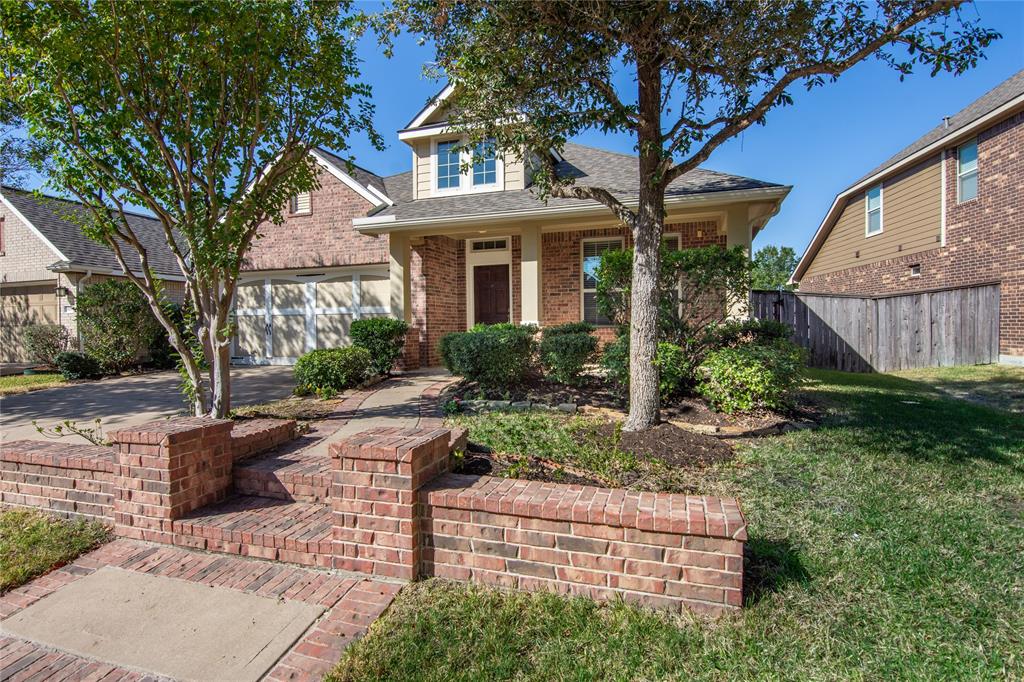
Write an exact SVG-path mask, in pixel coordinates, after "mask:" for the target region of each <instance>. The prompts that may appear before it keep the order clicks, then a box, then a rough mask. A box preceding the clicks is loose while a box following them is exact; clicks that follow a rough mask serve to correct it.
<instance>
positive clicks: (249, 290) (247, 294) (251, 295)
mask: <svg viewBox="0 0 1024 682" xmlns="http://www.w3.org/2000/svg"><path fill="white" fill-rule="evenodd" d="M235 302H236V304H237V305H238V307H239V308H265V307H266V306H267V298H266V293H265V292H264V286H263V280H262V279H261V280H259V281H258V282H247V283H245V284H239V285H238V290H237V291H236V292H235Z"/></svg>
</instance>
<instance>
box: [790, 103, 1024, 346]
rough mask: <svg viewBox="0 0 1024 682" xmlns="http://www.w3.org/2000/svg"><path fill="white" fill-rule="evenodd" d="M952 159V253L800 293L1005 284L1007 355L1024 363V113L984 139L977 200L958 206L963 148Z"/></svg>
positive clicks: (868, 269)
mask: <svg viewBox="0 0 1024 682" xmlns="http://www.w3.org/2000/svg"><path fill="white" fill-rule="evenodd" d="M944 156H945V159H946V162H945V174H946V245H945V246H944V247H939V248H936V249H932V250H930V251H925V252H923V253H916V254H913V255H910V256H903V257H899V258H893V259H889V260H885V261H882V262H879V263H871V264H867V265H861V266H858V267H853V268H848V269H846V270H841V271H838V272H833V273H828V274H824V275H819V276H815V277H806V278H804V279H802V280H801V281H800V290H801V291H806V292H813V293H850V294H868V295H879V294H889V293H901V292H913V291H923V290H927V289H938V288H944V287H958V286H967V285H972V284H983V283H986V282H1000V284H1001V286H1000V310H999V316H1000V334H999V336H1000V339H999V352H1000V354H1001V355H1005V356H1012V357H1017V358H1024V113H1018V114H1016V115H1015V116H1012V117H1010V118H1008V119H1006V120H1004V121H1002V122H1001V123H998V124H996V125H994V126H992V127H991V128H989V129H988V130H986V131H984V132H982V133H981V134H979V135H978V196H977V198H976V199H973V200H971V201H967V202H964V203H961V204H958V203H957V175H956V173H957V163H956V148H955V147H954V148H950V149H947V150H945V151H944ZM912 265H919V266H920V268H921V274H920V276H919V277H911V274H910V267H911V266H912Z"/></svg>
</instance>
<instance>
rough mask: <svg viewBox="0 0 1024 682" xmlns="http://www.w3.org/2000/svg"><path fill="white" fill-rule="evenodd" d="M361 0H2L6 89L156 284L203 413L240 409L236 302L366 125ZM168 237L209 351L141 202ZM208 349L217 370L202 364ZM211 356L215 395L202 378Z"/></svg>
mask: <svg viewBox="0 0 1024 682" xmlns="http://www.w3.org/2000/svg"><path fill="white" fill-rule="evenodd" d="M348 10H349V4H348V3H347V2H329V1H325V2H305V1H303V0H266V1H261V2H256V1H250V2H243V1H238V2H230V3H226V2H214V1H212V0H211V1H196V2H170V1H155V0H150V1H146V0H119V1H118V2H113V1H107V0H65V1H60V0H54V1H51V2H33V3H23V2H20V1H19V0H0V38H2V41H0V60H2V62H0V63H2V65H3V68H4V69H5V76H6V78H5V79H4V80H3V83H2V86H0V87H3V89H4V92H3V93H0V94H2V95H3V96H4V98H5V100H6V101H9V102H12V103H13V105H14V106H15V107H16V109H17V113H18V115H19V116H20V117H21V119H23V120H24V121H25V123H26V124H27V126H28V128H29V131H30V133H31V135H32V136H34V138H36V139H38V140H41V141H43V142H45V143H46V144H47V145H48V146H49V147H50V148H51V149H52V155H51V160H50V163H51V166H50V168H49V174H50V180H51V184H52V185H54V186H55V187H57V188H60V189H62V190H66V191H68V192H70V193H71V194H73V195H75V196H76V197H77V198H78V199H79V200H80V201H81V202H82V203H83V204H85V205H86V206H87V207H88V209H89V220H88V222H87V224H83V225H82V227H83V229H84V230H85V231H86V233H87V234H88V235H89V236H90V237H92V238H93V239H95V240H97V241H99V242H101V243H103V244H105V245H107V246H108V247H109V248H110V249H111V250H112V251H113V252H114V255H115V256H116V258H117V260H118V263H119V264H120V265H121V268H122V269H123V270H124V271H125V273H127V275H128V277H129V279H131V281H132V282H134V283H135V284H136V285H137V286H138V287H139V288H140V289H141V291H142V292H143V294H144V296H145V297H146V301H147V303H148V305H149V307H150V308H151V310H152V311H153V314H154V315H155V316H156V318H157V320H158V321H159V323H160V325H161V326H162V327H163V328H164V330H166V332H167V334H168V336H169V338H170V343H171V345H172V346H173V348H174V350H175V352H176V353H177V354H178V355H179V356H180V357H181V364H182V371H183V374H184V376H185V389H186V392H187V393H188V394H189V395H190V399H191V403H192V410H193V412H194V413H195V414H197V415H199V414H210V415H213V416H218V417H222V416H224V415H226V414H227V412H228V410H229V409H230V402H229V396H230V386H229V373H228V372H229V360H230V350H229V346H230V341H231V336H232V325H231V322H230V317H229V316H230V311H231V303H232V299H233V297H234V294H235V288H236V284H237V281H238V273H239V268H240V266H241V264H242V260H243V257H244V255H245V253H246V251H247V249H248V248H249V246H250V245H251V244H252V242H253V240H254V239H256V238H257V237H258V236H259V235H258V234H257V230H258V227H259V225H260V224H261V223H263V222H264V221H266V220H270V221H273V222H277V223H279V222H281V221H282V210H283V207H284V206H285V205H286V203H287V201H288V199H289V197H291V196H292V195H294V194H296V193H297V192H302V191H307V190H310V189H313V188H314V187H315V186H316V183H317V179H316V178H317V169H316V167H315V164H314V162H313V160H312V159H311V157H310V155H309V151H310V149H311V148H312V147H315V146H325V147H330V148H333V149H335V150H337V151H341V152H344V151H345V150H346V149H348V146H347V144H346V140H347V139H348V137H349V136H350V135H351V134H353V133H354V132H356V131H366V132H368V133H369V135H370V137H371V140H372V141H373V142H374V144H376V145H378V146H379V145H380V139H379V137H378V136H377V135H376V134H375V133H374V132H373V130H372V127H371V123H370V115H371V113H372V109H371V107H370V105H369V103H368V102H367V100H366V98H367V97H368V96H369V88H368V87H367V86H365V85H361V84H357V83H355V82H354V79H356V78H358V70H357V59H356V55H355V47H354V43H353V40H352V37H351V29H352V27H353V22H354V21H355V18H354V17H353V16H351V15H350V14H349V11H348ZM131 206H140V207H142V208H144V209H146V210H147V211H149V212H150V213H152V214H153V215H154V216H155V217H156V218H157V220H159V222H160V224H161V226H162V227H163V232H164V236H165V238H166V242H167V248H169V249H170V250H171V252H172V253H173V255H174V258H175V260H176V261H177V264H178V268H179V269H180V270H181V273H182V275H183V276H184V277H185V280H186V286H187V295H188V297H189V300H190V302H191V304H192V308H194V310H195V314H196V318H197V320H196V322H197V325H196V326H197V332H196V333H197V336H198V337H199V341H200V342H201V343H200V344H199V348H195V347H194V345H195V344H192V343H190V341H189V339H188V338H186V336H187V335H186V334H183V333H182V332H180V331H179V330H178V329H177V328H176V327H175V325H174V323H173V320H172V317H171V315H170V314H169V313H168V311H167V309H166V306H165V305H164V304H165V303H166V301H165V300H164V297H163V295H162V292H161V288H160V282H159V280H158V279H157V277H156V275H155V274H154V272H153V270H152V267H151V265H150V263H151V254H149V253H147V250H146V248H144V247H143V245H142V244H141V243H140V241H139V239H138V236H137V235H136V233H135V232H134V230H133V229H132V227H131V223H130V222H129V220H128V219H127V218H126V210H127V209H128V208H129V207H131ZM204 356H205V360H206V362H205V363H203V362H202V361H203V359H204ZM204 364H205V365H206V366H208V367H209V370H208V374H207V379H208V385H209V388H208V390H207V388H206V387H204V385H203V381H202V379H203V375H202V373H203V370H202V369H201V368H202V367H203V366H204Z"/></svg>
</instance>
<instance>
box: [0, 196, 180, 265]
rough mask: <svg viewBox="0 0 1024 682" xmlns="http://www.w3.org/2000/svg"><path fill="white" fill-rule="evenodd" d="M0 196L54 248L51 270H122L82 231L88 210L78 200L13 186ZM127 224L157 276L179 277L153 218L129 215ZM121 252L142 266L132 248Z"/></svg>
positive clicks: (112, 256)
mask: <svg viewBox="0 0 1024 682" xmlns="http://www.w3.org/2000/svg"><path fill="white" fill-rule="evenodd" d="M0 197H2V198H3V202H4V203H5V204H6V205H7V206H8V207H9V208H10V209H12V211H13V212H14V213H15V214H16V215H17V216H18V217H20V218H21V219H22V220H23V221H24V222H25V223H27V225H28V227H29V229H31V230H32V231H34V232H35V233H36V234H37V235H38V236H39V237H40V238H41V239H42V240H43V241H44V242H45V243H46V244H47V245H48V246H49V247H50V248H51V249H52V250H53V251H54V256H55V259H56V262H55V263H53V264H52V265H50V266H48V267H49V269H51V270H71V271H85V270H99V271H109V272H113V273H121V272H123V271H122V269H121V266H120V265H119V264H118V262H117V259H116V258H115V257H114V253H113V251H111V250H110V249H109V248H107V247H106V246H104V245H102V244H99V243H98V242H94V241H93V240H91V239H89V238H88V237H86V236H85V234H83V233H82V228H81V227H80V224H81V223H83V222H87V221H88V220H89V213H88V209H87V208H86V207H85V206H83V205H82V204H80V203H79V202H77V201H71V200H69V199H62V198H60V197H52V196H45V195H44V196H40V195H37V194H34V193H32V192H27V191H25V190H21V189H16V188H13V187H2V188H0ZM127 217H128V224H129V225H130V226H131V228H132V230H133V231H134V232H135V234H136V236H137V237H138V238H139V241H140V242H141V243H142V245H143V247H145V249H146V253H147V254H148V256H149V263H150V267H152V268H153V271H154V272H156V273H157V274H159V275H163V276H170V277H179V278H180V277H181V270H180V269H179V268H178V264H177V261H176V260H175V258H174V255H173V254H172V253H171V250H170V249H169V248H167V242H166V240H165V238H164V230H163V226H162V225H161V223H160V221H159V220H157V219H156V218H153V217H150V216H146V215H142V214H139V213H129V214H128V216H127ZM122 253H123V254H124V256H125V259H126V260H127V262H128V264H129V266H135V267H141V264H140V261H139V258H138V255H137V253H136V252H135V250H134V249H133V248H132V247H130V246H128V245H127V244H125V245H124V248H123V249H122Z"/></svg>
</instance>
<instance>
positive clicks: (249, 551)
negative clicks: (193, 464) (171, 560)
mask: <svg viewBox="0 0 1024 682" xmlns="http://www.w3.org/2000/svg"><path fill="white" fill-rule="evenodd" d="M333 523H334V522H333V518H332V515H331V510H330V507H328V506H327V505H324V504H317V503H312V504H310V503H306V502H287V501H284V500H276V499H272V498H268V497H255V496H251V495H236V496H234V497H231V498H229V499H228V500H226V501H224V502H221V503H219V504H214V505H210V506H208V507H201V508H199V509H196V510H195V511H194V512H192V513H191V514H189V515H188V516H186V517H185V518H182V519H179V520H176V521H174V522H172V535H173V540H172V541H173V543H174V544H175V545H179V546H182V547H194V548H197V549H205V550H207V551H210V552H221V553H223V554H236V555H239V556H251V557H257V558H260V559H271V560H276V561H284V562H288V563H292V564H299V565H302V566H317V567H320V568H330V567H331V556H332V551H333V550H332V539H333Z"/></svg>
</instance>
